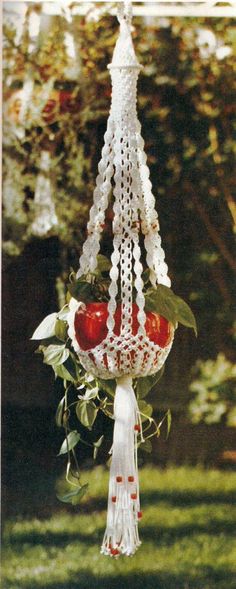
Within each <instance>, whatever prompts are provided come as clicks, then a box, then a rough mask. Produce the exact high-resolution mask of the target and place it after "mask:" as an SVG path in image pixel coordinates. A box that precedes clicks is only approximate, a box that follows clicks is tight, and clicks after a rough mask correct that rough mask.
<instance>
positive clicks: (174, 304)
mask: <svg viewBox="0 0 236 589" xmlns="http://www.w3.org/2000/svg"><path fill="white" fill-rule="evenodd" d="M145 311H153V312H155V313H159V314H160V315H162V316H163V317H165V318H166V319H167V320H168V321H170V322H171V323H173V325H174V327H177V324H178V323H182V324H183V325H185V326H186V327H191V328H192V329H193V330H194V332H195V334H196V335H197V325H196V319H195V317H194V314H193V312H192V311H191V309H190V307H189V305H188V304H187V303H186V302H185V301H184V300H183V299H182V298H181V297H178V296H176V295H175V294H174V293H173V291H172V290H171V288H169V287H168V286H165V285H164V284H158V285H157V287H156V288H149V289H148V290H147V292H146V294H145Z"/></svg>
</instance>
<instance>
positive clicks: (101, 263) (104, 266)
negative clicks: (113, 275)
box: [96, 254, 111, 273]
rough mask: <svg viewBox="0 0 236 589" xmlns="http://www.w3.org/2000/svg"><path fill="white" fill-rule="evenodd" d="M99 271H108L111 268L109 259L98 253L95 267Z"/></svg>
mask: <svg viewBox="0 0 236 589" xmlns="http://www.w3.org/2000/svg"><path fill="white" fill-rule="evenodd" d="M96 269H97V270H98V271H99V272H101V273H102V272H109V271H110V269H111V260H109V259H108V258H107V257H106V256H103V255H102V254H98V256H97V268H96Z"/></svg>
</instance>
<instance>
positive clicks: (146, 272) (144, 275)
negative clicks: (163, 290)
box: [142, 268, 150, 284]
mask: <svg viewBox="0 0 236 589" xmlns="http://www.w3.org/2000/svg"><path fill="white" fill-rule="evenodd" d="M142 280H143V284H147V283H148V282H149V280H150V270H149V268H147V269H146V270H144V272H143V273H142Z"/></svg>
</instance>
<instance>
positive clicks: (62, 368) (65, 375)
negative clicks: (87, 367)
mask: <svg viewBox="0 0 236 589" xmlns="http://www.w3.org/2000/svg"><path fill="white" fill-rule="evenodd" d="M53 370H54V372H55V375H56V376H59V378H62V380H68V381H69V382H75V378H74V376H73V375H72V374H71V373H70V372H69V371H68V370H67V368H66V365H65V364H58V365H56V366H53Z"/></svg>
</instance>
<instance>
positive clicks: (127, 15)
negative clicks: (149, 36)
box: [117, 0, 133, 25]
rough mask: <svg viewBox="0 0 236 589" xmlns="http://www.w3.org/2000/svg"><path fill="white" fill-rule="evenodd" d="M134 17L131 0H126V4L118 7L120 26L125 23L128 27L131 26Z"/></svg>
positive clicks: (123, 3)
mask: <svg viewBox="0 0 236 589" xmlns="http://www.w3.org/2000/svg"><path fill="white" fill-rule="evenodd" d="M132 16H133V11H132V2H131V1H130V0H128V1H127V0H126V1H124V2H121V3H120V4H119V5H118V10H117V18H118V21H119V23H120V25H121V24H122V22H124V21H125V22H126V23H127V24H128V25H131V22H132Z"/></svg>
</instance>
